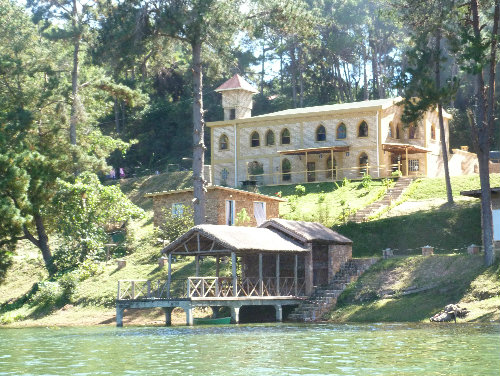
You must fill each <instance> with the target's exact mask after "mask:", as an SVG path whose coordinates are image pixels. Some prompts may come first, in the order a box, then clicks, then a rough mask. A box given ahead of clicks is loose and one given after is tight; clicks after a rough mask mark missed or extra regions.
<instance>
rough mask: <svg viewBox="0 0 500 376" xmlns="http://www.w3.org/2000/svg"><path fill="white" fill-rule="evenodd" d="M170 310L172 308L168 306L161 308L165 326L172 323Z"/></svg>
mask: <svg viewBox="0 0 500 376" xmlns="http://www.w3.org/2000/svg"><path fill="white" fill-rule="evenodd" d="M172 310H173V308H170V307H167V308H163V311H164V312H165V326H171V325H172Z"/></svg>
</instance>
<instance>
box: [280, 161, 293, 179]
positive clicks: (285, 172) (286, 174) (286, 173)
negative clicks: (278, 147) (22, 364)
mask: <svg viewBox="0 0 500 376" xmlns="http://www.w3.org/2000/svg"><path fill="white" fill-rule="evenodd" d="M291 171H292V164H291V163H290V161H289V160H288V159H286V158H285V159H283V161H282V162H281V174H282V175H281V179H282V180H283V181H290V180H292V174H291V173H290V172H291Z"/></svg>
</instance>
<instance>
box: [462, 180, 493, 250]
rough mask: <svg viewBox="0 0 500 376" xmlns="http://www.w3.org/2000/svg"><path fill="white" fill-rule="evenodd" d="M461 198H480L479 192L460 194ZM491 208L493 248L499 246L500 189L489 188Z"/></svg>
mask: <svg viewBox="0 0 500 376" xmlns="http://www.w3.org/2000/svg"><path fill="white" fill-rule="evenodd" d="M460 194H461V195H462V196H468V197H475V198H481V190H480V189H475V190H472V191H462V192H460ZM491 207H492V210H493V212H492V214H493V240H494V241H495V246H500V187H494V188H491Z"/></svg>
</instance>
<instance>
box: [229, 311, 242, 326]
mask: <svg viewBox="0 0 500 376" xmlns="http://www.w3.org/2000/svg"><path fill="white" fill-rule="evenodd" d="M240 308H241V307H231V320H232V321H233V323H235V324H239V323H240Z"/></svg>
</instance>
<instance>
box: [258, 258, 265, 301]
mask: <svg viewBox="0 0 500 376" xmlns="http://www.w3.org/2000/svg"><path fill="white" fill-rule="evenodd" d="M262 274H263V273H262V253H259V296H262V295H264V281H263V277H262Z"/></svg>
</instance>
